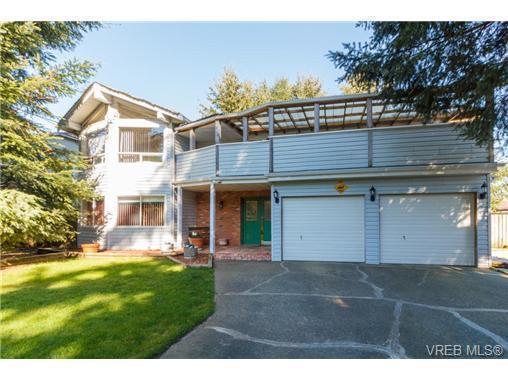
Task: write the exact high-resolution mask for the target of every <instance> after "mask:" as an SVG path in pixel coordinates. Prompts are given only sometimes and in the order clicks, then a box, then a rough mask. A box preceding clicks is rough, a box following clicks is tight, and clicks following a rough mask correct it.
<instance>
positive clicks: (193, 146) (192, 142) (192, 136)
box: [189, 128, 196, 151]
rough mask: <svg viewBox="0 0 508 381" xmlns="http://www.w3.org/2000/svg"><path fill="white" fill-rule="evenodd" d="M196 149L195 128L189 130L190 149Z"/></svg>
mask: <svg viewBox="0 0 508 381" xmlns="http://www.w3.org/2000/svg"><path fill="white" fill-rule="evenodd" d="M194 149H196V131H195V130H194V128H193V129H191V130H190V131H189V150H190V151H192V150H194Z"/></svg>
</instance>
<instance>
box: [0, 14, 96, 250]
mask: <svg viewBox="0 0 508 381" xmlns="http://www.w3.org/2000/svg"><path fill="white" fill-rule="evenodd" d="M98 27H99V24H98V23H93V22H85V23H79V22H8V23H1V24H0V37H1V41H0V53H1V61H2V65H1V69H0V70H1V71H0V74H1V75H0V102H1V103H0V107H1V110H0V112H1V113H0V124H1V132H0V165H1V177H0V185H1V190H0V245H1V249H2V250H4V251H5V250H9V249H12V248H14V247H19V246H26V245H35V244H44V243H57V242H59V243H65V242H68V241H69V240H70V239H72V238H73V236H74V234H75V232H74V229H73V225H74V223H75V221H76V220H77V217H78V208H77V205H78V204H77V201H78V200H79V199H90V198H91V197H92V196H93V189H92V187H91V184H89V183H87V182H86V181H85V180H78V179H77V178H76V176H75V175H76V172H77V171H79V170H82V169H84V168H85V167H86V163H85V161H84V159H83V158H82V157H81V156H80V155H79V154H76V153H73V152H71V151H69V150H67V149H65V148H64V147H63V145H61V144H59V143H58V141H57V140H56V138H55V137H54V136H51V134H50V133H49V131H47V130H46V129H45V128H44V127H43V126H42V125H41V124H40V123H39V122H38V121H40V120H41V119H46V120H52V121H56V117H55V116H54V115H53V114H52V113H51V111H50V110H49V109H48V105H49V104H52V103H56V102H57V100H58V98H60V97H63V96H70V95H72V94H74V93H75V90H76V87H77V86H79V85H81V84H83V83H84V82H85V81H86V80H87V79H88V78H89V77H90V76H91V75H92V74H93V73H94V72H95V67H94V65H93V64H91V63H90V62H87V61H79V60H76V59H71V60H67V61H64V62H62V63H56V56H55V54H56V53H57V52H62V51H70V50H72V49H73V48H74V47H75V46H76V44H77V42H79V41H80V40H81V39H82V38H83V35H84V33H85V32H88V31H90V30H93V29H96V28H98Z"/></svg>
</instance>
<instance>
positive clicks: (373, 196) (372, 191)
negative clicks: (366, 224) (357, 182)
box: [369, 186, 376, 201]
mask: <svg viewBox="0 0 508 381" xmlns="http://www.w3.org/2000/svg"><path fill="white" fill-rule="evenodd" d="M369 192H370V201H376V188H374V186H371V187H370V189H369Z"/></svg>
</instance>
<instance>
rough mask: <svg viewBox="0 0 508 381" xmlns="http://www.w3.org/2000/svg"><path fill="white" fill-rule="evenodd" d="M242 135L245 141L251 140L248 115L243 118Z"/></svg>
mask: <svg viewBox="0 0 508 381" xmlns="http://www.w3.org/2000/svg"><path fill="white" fill-rule="evenodd" d="M242 132H243V134H242V137H243V141H244V142H246V141H248V140H249V119H247V117H246V116H244V117H243V118H242Z"/></svg>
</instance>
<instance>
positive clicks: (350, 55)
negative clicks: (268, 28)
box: [328, 22, 508, 144]
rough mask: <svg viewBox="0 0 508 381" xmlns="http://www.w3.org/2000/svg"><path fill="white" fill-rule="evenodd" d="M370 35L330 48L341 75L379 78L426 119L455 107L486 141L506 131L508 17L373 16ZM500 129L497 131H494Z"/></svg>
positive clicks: (386, 95)
mask: <svg viewBox="0 0 508 381" xmlns="http://www.w3.org/2000/svg"><path fill="white" fill-rule="evenodd" d="M359 26H363V27H365V28H366V29H369V30H371V31H372V34H371V37H370V39H369V41H368V42H367V43H364V44H356V43H347V44H344V45H343V49H342V50H340V51H330V52H329V55H328V56H329V58H330V59H331V61H332V62H333V63H334V64H335V67H336V68H340V69H342V70H343V71H344V74H343V75H342V76H341V77H340V78H339V80H340V81H346V82H353V81H354V82H355V83H356V84H358V85H359V86H362V87H368V86H371V85H374V86H375V87H376V88H377V89H378V90H379V91H380V95H381V97H382V98H383V99H385V100H387V101H390V102H395V103H399V104H401V105H403V106H406V107H410V108H412V109H414V110H416V112H417V113H418V114H420V115H421V116H423V117H424V118H426V119H430V118H433V117H436V116H440V115H453V116H455V119H456V120H459V121H461V123H460V125H459V128H461V131H462V132H463V134H464V135H465V136H467V137H470V138H473V139H475V140H476V141H477V142H478V143H480V144H485V143H488V142H490V141H492V138H493V136H494V138H497V139H499V140H503V139H504V138H506V135H507V132H508V108H507V107H506V104H507V103H508V86H507V84H508V66H507V63H508V55H507V45H508V23H506V22H369V23H360V25H359ZM493 129H494V134H492V131H493Z"/></svg>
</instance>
